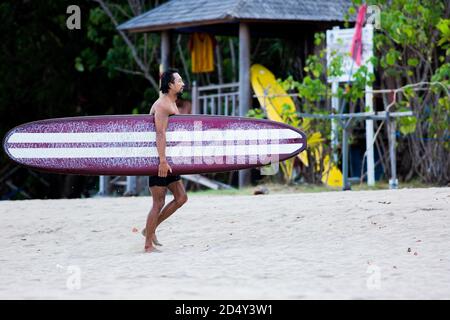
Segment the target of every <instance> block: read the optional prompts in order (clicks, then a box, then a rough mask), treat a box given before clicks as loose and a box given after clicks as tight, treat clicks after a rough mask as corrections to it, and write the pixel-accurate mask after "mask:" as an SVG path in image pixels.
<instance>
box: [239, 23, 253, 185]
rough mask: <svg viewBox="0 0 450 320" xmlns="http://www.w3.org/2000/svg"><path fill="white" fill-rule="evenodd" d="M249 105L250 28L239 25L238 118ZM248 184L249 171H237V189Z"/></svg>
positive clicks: (242, 24) (245, 25)
mask: <svg viewBox="0 0 450 320" xmlns="http://www.w3.org/2000/svg"><path fill="white" fill-rule="evenodd" d="M250 103H251V92H250V28H249V26H248V24H246V23H243V22H241V23H239V116H241V117H244V116H245V115H246V114H247V112H248V109H249V106H250ZM248 184H250V170H249V169H245V170H240V171H239V188H242V187H243V186H246V185H248Z"/></svg>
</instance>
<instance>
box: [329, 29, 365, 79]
mask: <svg viewBox="0 0 450 320" xmlns="http://www.w3.org/2000/svg"><path fill="white" fill-rule="evenodd" d="M354 33H355V28H351V29H339V27H335V28H333V29H332V30H327V67H328V65H329V64H330V61H331V59H333V57H335V56H336V55H333V53H335V54H337V55H342V57H343V65H342V71H343V72H344V73H343V74H342V75H341V76H339V77H328V82H347V81H352V80H353V74H354V73H355V72H356V71H357V70H358V68H359V67H360V66H358V65H357V64H356V62H355V61H354V60H353V59H352V57H351V56H350V50H351V47H352V40H353V35H354ZM372 56H373V26H372V25H371V24H368V25H367V26H365V27H364V28H363V30H362V56H361V65H367V66H368V67H369V71H371V72H372V70H373V69H372V64H371V63H369V59H370V58H371V57H372Z"/></svg>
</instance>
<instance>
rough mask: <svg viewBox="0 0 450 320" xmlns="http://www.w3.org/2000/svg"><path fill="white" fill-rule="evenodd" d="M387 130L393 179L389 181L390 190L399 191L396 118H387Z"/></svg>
mask: <svg viewBox="0 0 450 320" xmlns="http://www.w3.org/2000/svg"><path fill="white" fill-rule="evenodd" d="M386 121H387V128H388V136H389V159H390V162H391V179H389V189H397V188H398V179H397V159H396V157H395V143H396V138H395V131H396V126H395V118H392V119H390V118H389V116H388V118H387V120H386Z"/></svg>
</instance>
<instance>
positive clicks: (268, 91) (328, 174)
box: [250, 64, 343, 187]
mask: <svg viewBox="0 0 450 320" xmlns="http://www.w3.org/2000/svg"><path fill="white" fill-rule="evenodd" d="M250 80H251V83H252V87H253V91H254V92H255V95H256V96H257V99H258V101H259V104H260V105H261V108H262V109H263V110H264V112H265V113H266V115H267V118H269V119H270V120H273V121H278V122H285V121H283V118H282V114H283V110H285V111H287V112H288V113H290V114H291V115H290V116H289V118H288V119H289V122H290V123H291V124H293V125H294V126H297V125H298V124H299V121H300V119H299V118H298V117H297V115H296V114H295V112H296V109H295V103H294V100H292V98H291V97H289V96H287V92H286V91H285V90H284V89H283V87H282V86H281V85H280V84H279V83H278V82H277V79H276V78H275V76H274V74H273V73H272V72H270V70H268V69H267V68H266V67H264V66H262V65H260V64H254V65H252V67H251V68H250ZM274 95H276V97H272V96H274ZM309 122H310V120H309V119H306V118H305V119H304V120H303V123H302V129H303V130H305V132H306V131H308V130H309ZM323 140H324V139H323V138H322V135H321V133H320V132H314V133H313V134H311V135H308V146H311V147H313V146H314V145H318V144H320V143H321V142H322V141H323ZM321 156H322V148H321V146H320V148H318V152H316V154H315V157H316V159H320V157H321ZM298 157H299V159H300V160H301V161H302V162H303V164H305V165H306V166H308V165H309V163H308V158H307V156H306V153H305V152H301V153H300V154H299V155H298ZM316 162H318V161H316ZM325 162H326V163H325ZM324 167H325V170H324V172H323V173H322V182H323V183H324V184H326V185H329V186H333V187H334V186H340V187H341V186H342V180H343V179H342V173H341V171H340V170H339V169H338V168H337V167H336V166H335V165H334V164H332V163H331V164H330V161H329V157H328V156H327V157H326V158H325V159H324ZM327 168H328V169H327Z"/></svg>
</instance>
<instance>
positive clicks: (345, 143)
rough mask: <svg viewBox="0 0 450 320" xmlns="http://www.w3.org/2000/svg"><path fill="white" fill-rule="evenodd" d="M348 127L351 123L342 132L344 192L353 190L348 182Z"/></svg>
mask: <svg viewBox="0 0 450 320" xmlns="http://www.w3.org/2000/svg"><path fill="white" fill-rule="evenodd" d="M347 121H349V120H347ZM348 126H349V122H347V123H346V124H345V125H344V126H343V130H342V175H343V180H344V181H343V186H342V190H344V191H346V190H351V186H350V182H349V180H348Z"/></svg>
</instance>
